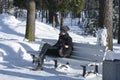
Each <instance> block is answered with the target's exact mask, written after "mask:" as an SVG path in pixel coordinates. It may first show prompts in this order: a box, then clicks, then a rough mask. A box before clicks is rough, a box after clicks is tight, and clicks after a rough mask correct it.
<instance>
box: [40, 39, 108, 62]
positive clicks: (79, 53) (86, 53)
mask: <svg viewBox="0 0 120 80" xmlns="http://www.w3.org/2000/svg"><path fill="white" fill-rule="evenodd" d="M42 41H43V42H47V43H49V44H51V45H53V44H55V43H56V42H57V40H55V39H43V40H42ZM105 52H106V47H105V46H100V45H92V44H86V43H75V42H74V43H73V52H72V55H71V57H72V58H75V59H79V60H87V61H92V62H102V61H103V58H104V55H105Z"/></svg>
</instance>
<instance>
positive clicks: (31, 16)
mask: <svg viewBox="0 0 120 80" xmlns="http://www.w3.org/2000/svg"><path fill="white" fill-rule="evenodd" d="M35 9H36V4H35V0H28V7H27V22H26V23H27V24H26V34H25V38H27V39H28V40H29V41H34V40H35Z"/></svg>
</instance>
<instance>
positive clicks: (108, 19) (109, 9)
mask: <svg viewBox="0 0 120 80" xmlns="http://www.w3.org/2000/svg"><path fill="white" fill-rule="evenodd" d="M103 10H104V11H103V15H104V23H103V24H104V25H103V26H105V27H106V29H107V46H108V49H109V50H111V51H112V50H113V31H112V30H113V27H112V26H113V21H112V17H113V0H104V9H103Z"/></svg>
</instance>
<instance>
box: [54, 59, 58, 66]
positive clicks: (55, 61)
mask: <svg viewBox="0 0 120 80" xmlns="http://www.w3.org/2000/svg"><path fill="white" fill-rule="evenodd" d="M54 63H55V64H54V67H55V68H57V66H58V64H57V60H56V59H54Z"/></svg>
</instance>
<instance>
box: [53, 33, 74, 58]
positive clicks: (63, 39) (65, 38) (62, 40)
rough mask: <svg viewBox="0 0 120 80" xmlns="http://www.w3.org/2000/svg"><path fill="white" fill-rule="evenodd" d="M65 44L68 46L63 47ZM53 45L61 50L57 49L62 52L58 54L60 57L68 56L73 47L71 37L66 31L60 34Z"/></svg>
mask: <svg viewBox="0 0 120 80" xmlns="http://www.w3.org/2000/svg"><path fill="white" fill-rule="evenodd" d="M66 45H67V46H68V48H66V47H65V46H66ZM54 47H57V48H58V49H59V50H61V51H59V53H60V54H62V55H60V56H61V57H70V55H71V53H72V48H73V43H72V38H71V37H70V36H69V34H68V33H66V34H65V35H61V34H60V35H59V39H58V41H57V43H56V44H55V45H54Z"/></svg>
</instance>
